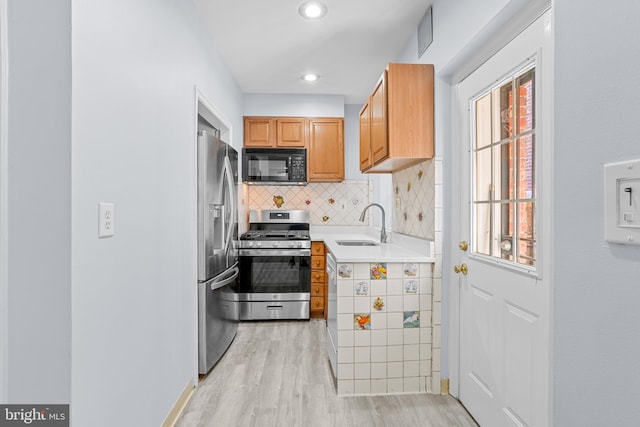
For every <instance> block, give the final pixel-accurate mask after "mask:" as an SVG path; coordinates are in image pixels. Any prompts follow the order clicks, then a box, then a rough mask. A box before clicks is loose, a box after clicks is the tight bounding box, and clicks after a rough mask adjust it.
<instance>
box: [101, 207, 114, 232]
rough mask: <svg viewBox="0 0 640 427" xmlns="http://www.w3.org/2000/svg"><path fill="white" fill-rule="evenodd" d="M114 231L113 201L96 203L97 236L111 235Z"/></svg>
mask: <svg viewBox="0 0 640 427" xmlns="http://www.w3.org/2000/svg"><path fill="white" fill-rule="evenodd" d="M114 232H115V210H114V205H113V203H102V202H101V203H98V237H100V238H102V237H112V236H113V234H114Z"/></svg>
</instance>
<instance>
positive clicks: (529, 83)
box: [516, 69, 535, 134]
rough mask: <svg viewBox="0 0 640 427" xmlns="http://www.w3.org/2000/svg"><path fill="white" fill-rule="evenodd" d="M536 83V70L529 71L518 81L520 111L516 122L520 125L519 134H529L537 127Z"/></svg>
mask: <svg viewBox="0 0 640 427" xmlns="http://www.w3.org/2000/svg"><path fill="white" fill-rule="evenodd" d="M534 81H535V70H534V69H532V70H529V71H527V72H526V73H525V74H523V75H522V76H520V77H518V78H517V79H516V85H517V87H518V110H517V118H516V121H517V123H518V131H517V132H518V133H519V134H520V133H524V132H527V131H529V130H531V129H533V128H534V127H535V123H534V119H535V115H534V114H535V104H534V100H535V97H534Z"/></svg>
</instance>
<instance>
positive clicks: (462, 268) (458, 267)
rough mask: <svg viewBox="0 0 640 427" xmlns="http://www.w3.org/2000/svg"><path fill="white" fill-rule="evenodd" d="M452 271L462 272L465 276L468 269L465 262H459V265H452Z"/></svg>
mask: <svg viewBox="0 0 640 427" xmlns="http://www.w3.org/2000/svg"><path fill="white" fill-rule="evenodd" d="M453 271H455V272H456V273H462V274H464V275H465V276H466V275H467V273H468V272H469V269H468V268H467V264H464V263H463V264H460V265H454V266H453Z"/></svg>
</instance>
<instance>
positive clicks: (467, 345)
mask: <svg viewBox="0 0 640 427" xmlns="http://www.w3.org/2000/svg"><path fill="white" fill-rule="evenodd" d="M551 31H552V29H551V18H550V12H547V13H546V14H545V15H543V16H542V17H541V18H539V19H538V20H537V21H535V22H534V23H533V24H532V25H530V26H529V27H528V28H527V29H526V30H525V31H523V32H522V33H521V34H520V35H519V36H517V37H516V38H515V39H514V40H513V41H511V42H510V43H509V44H508V45H507V46H505V47H504V48H503V49H501V50H500V51H499V52H498V53H497V54H495V55H494V56H493V57H491V59H489V60H488V61H487V62H485V63H484V64H483V65H482V66H481V67H480V68H478V69H477V70H476V71H474V72H473V73H472V74H471V75H470V76H469V77H467V78H466V79H464V80H463V81H462V82H461V83H460V84H459V85H458V86H457V87H456V97H457V101H456V104H455V108H457V110H458V111H456V112H455V115H454V117H458V118H459V119H460V126H456V127H457V128H458V129H461V131H460V135H459V136H460V138H459V139H458V141H460V144H459V145H460V147H459V148H456V149H455V150H452V151H453V153H454V159H455V160H454V161H453V164H452V167H453V170H454V173H456V171H459V174H460V179H459V180H457V179H456V180H454V182H453V184H452V194H460V201H459V203H460V205H459V206H458V207H459V209H458V210H457V211H458V212H460V214H459V215H460V218H459V233H460V240H463V241H464V242H465V243H466V247H465V244H461V248H460V249H459V250H457V254H453V255H452V257H451V258H452V260H453V261H454V262H455V261H456V260H457V264H456V266H455V269H456V271H457V272H458V273H459V274H458V275H457V276H456V277H457V278H458V286H459V297H460V312H459V315H460V320H459V321H460V336H459V339H460V342H459V351H460V358H459V363H460V365H459V370H460V372H459V398H460V401H461V402H462V403H463V404H464V405H465V406H466V407H467V409H468V410H469V411H470V413H471V414H472V415H473V416H474V417H475V418H476V420H477V421H478V422H479V423H480V425H482V426H487V427H497V426H546V425H548V424H549V413H550V412H549V397H550V393H549V387H550V363H549V360H550V342H551V335H550V328H549V326H550V293H549V267H550V266H549V263H548V261H547V260H548V259H550V258H549V256H550V253H549V251H550V249H551V245H550V223H549V222H548V220H547V218H548V217H549V215H548V213H549V212H550V203H551V189H550V183H551V181H550V172H551V170H552V168H551V160H552V158H551V146H550V145H551V142H552V141H551V135H552V134H551V117H552V116H551V106H552V103H551V93H552V90H551V84H552V62H551V61H552V52H551V35H552V34H551ZM458 150H459V151H458ZM455 203H456V202H455V201H454V211H456V206H455Z"/></svg>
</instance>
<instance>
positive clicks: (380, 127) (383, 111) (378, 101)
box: [369, 71, 389, 165]
mask: <svg viewBox="0 0 640 427" xmlns="http://www.w3.org/2000/svg"><path fill="white" fill-rule="evenodd" d="M386 83H387V72H386V71H385V72H384V73H382V77H380V80H378V84H377V85H376V88H375V89H374V90H373V92H372V93H371V96H370V101H369V104H370V105H371V122H370V124H371V163H372V164H374V165H376V164H378V163H379V162H380V161H382V160H384V159H386V158H387V157H389V139H388V135H387V120H388V116H387V91H386V89H387V85H386Z"/></svg>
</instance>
